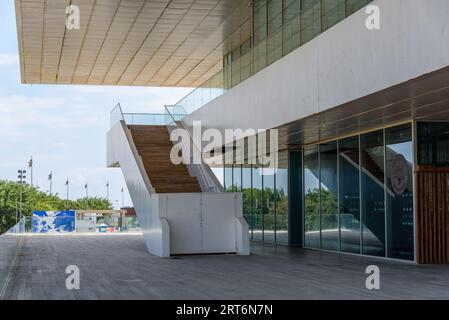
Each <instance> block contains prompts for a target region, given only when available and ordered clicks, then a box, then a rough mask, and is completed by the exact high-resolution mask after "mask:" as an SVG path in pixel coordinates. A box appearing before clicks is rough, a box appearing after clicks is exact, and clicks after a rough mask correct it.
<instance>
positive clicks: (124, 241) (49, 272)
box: [5, 235, 449, 299]
mask: <svg viewBox="0 0 449 320" xmlns="http://www.w3.org/2000/svg"><path fill="white" fill-rule="evenodd" d="M370 264H376V265H378V266H379V267H380V268H381V287H382V288H381V290H378V291H368V290H367V289H365V280H366V275H365V273H364V271H365V267H366V266H367V265H370ZM68 265H77V266H78V267H79V268H80V272H81V289H80V290H77V291H69V290H67V289H66V287H65V279H66V276H67V275H66V274H65V268H66V267H67V266H68ZM5 298H7V299H323V298H330V299H337V298H340V299H411V298H425V299H433V298H442V299H448V298H449V266H417V265H413V264H409V263H397V262H391V261H382V260H377V259H367V258H363V257H357V256H348V255H339V254H333V253H323V252H317V251H310V250H303V249H296V248H286V247H275V246H270V245H261V244H253V245H252V254H251V256H250V257H241V256H235V255H206V256H181V257H177V258H171V259H163V258H158V257H153V256H151V255H149V254H148V253H147V251H146V248H145V245H144V242H143V239H142V236H140V235H104V236H29V237H28V238H27V239H26V242H25V245H24V248H23V251H22V253H21V254H20V262H19V266H18V267H17V268H16V270H15V272H14V274H13V277H12V279H11V282H10V286H9V288H8V290H7V292H6V296H5Z"/></svg>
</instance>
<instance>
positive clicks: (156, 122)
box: [15, 0, 449, 263]
mask: <svg viewBox="0 0 449 320" xmlns="http://www.w3.org/2000/svg"><path fill="white" fill-rule="evenodd" d="M51 2H52V4H51V5H49V1H44V0H16V1H15V3H16V15H17V25H18V36H19V47H20V58H21V76H22V81H23V83H47V84H78V85H79V84H83V85H86V84H87V85H89V84H91V85H120V86H165V87H174V86H179V87H192V88H196V89H195V90H194V91H192V93H191V94H189V95H188V96H187V97H185V98H184V99H182V100H181V101H179V102H178V103H177V104H176V105H175V106H167V107H166V112H165V113H164V114H161V115H150V114H130V113H125V114H124V113H123V112H122V110H121V108H120V106H117V107H116V108H115V109H114V110H113V112H112V113H111V130H110V131H109V133H108V166H119V167H120V168H121V169H122V171H123V174H124V177H125V179H126V182H127V185H128V189H129V190H130V193H131V197H132V200H133V202H134V206H135V207H136V211H137V214H138V217H139V221H140V223H141V225H142V226H143V227H144V229H145V239H146V242H147V246H148V248H149V250H150V252H151V253H154V254H157V255H160V256H168V255H170V254H184V253H217V252H232V253H239V254H248V253H249V245H248V239H250V240H252V241H263V242H267V243H274V244H279V245H290V246H302V247H304V248H310V249H318V250H329V251H336V252H342V253H351V254H361V255H369V256H378V257H385V258H393V259H403V260H410V261H415V262H417V263H446V262H448V261H449V207H448V203H449V199H448V180H449V179H448V173H449V90H448V88H449V41H448V40H449V19H448V17H449V3H448V2H447V1H446V0H432V1H428V0H244V1H242V0H96V1H95V0H71V1H69V0H54V1H51ZM77 8H78V9H79V17H80V28H79V29H76V28H75V29H71V28H67V23H68V24H69V25H70V23H73V21H74V20H72V19H75V18H76V17H77V13H78V10H77ZM66 10H67V11H66ZM72 26H73V24H72ZM196 122H201V125H202V129H203V132H204V130H207V129H215V130H216V131H217V130H218V131H219V132H222V133H224V132H225V130H226V129H242V130H249V129H254V130H256V131H257V130H262V129H277V130H278V138H279V139H278V141H277V145H278V153H277V161H276V170H272V169H271V168H266V167H264V164H262V163H259V162H257V161H255V159H254V157H253V153H252V152H249V151H250V150H252V148H256V149H257V148H259V149H260V148H261V146H262V143H254V139H253V137H251V136H249V135H248V136H243V137H240V138H241V139H238V140H239V141H236V140H237V139H235V138H233V137H228V138H226V137H225V139H224V140H223V141H222V144H220V145H217V146H215V147H214V148H212V149H211V148H209V149H207V148H206V149H205V150H204V148H203V147H204V146H205V145H206V143H205V142H204V143H199V144H198V143H193V144H192V143H190V142H191V141H190V139H194V138H195V135H194V128H193V127H194V124H195V123H196ZM178 129H185V130H186V132H188V135H187V138H188V139H186V140H184V142H186V141H188V142H189V143H190V145H191V147H192V148H191V154H192V155H193V154H197V153H198V152H199V153H202V154H207V155H208V156H213V157H214V159H215V160H217V159H232V161H230V162H229V161H222V162H221V164H220V162H219V161H217V162H216V163H215V164H214V165H212V166H213V167H215V168H213V169H214V172H218V171H219V170H222V176H223V179H222V180H223V181H224V183H223V184H224V185H223V186H222V185H221V184H220V182H219V179H217V178H216V177H215V175H214V174H213V171H212V168H211V167H210V166H209V165H207V164H206V163H205V162H203V161H201V162H199V163H197V164H182V165H175V164H174V163H173V162H172V161H171V160H170V154H171V152H172V150H173V149H172V148H173V143H172V142H171V141H170V134H171V133H173V132H174V131H175V130H178ZM248 132H250V131H248ZM262 138H263V136H262V135H258V136H257V138H256V141H262ZM194 140H195V139H194ZM195 141H196V140H195ZM241 141H243V143H244V145H245V146H246V147H247V148H245V150H243V151H242V150H241V148H239V147H238V146H239V143H240V142H241ZM264 145H265V146H266V144H264ZM268 145H269V146H272V144H268ZM234 151H235V152H234ZM256 151H259V153H260V150H256ZM183 154H184V155H185V154H186V149H184V152H183Z"/></svg>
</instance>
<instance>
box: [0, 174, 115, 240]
mask: <svg viewBox="0 0 449 320" xmlns="http://www.w3.org/2000/svg"><path fill="white" fill-rule="evenodd" d="M22 188H23V189H22V191H23V193H22V214H23V215H24V216H31V215H32V214H33V211H60V210H69V209H71V210H85V209H87V208H88V209H92V210H111V209H112V208H113V207H112V204H111V203H110V202H109V201H108V200H107V199H104V198H99V197H93V198H88V199H86V198H82V199H78V200H75V201H72V200H63V199H61V198H60V197H59V195H58V194H54V195H49V194H47V193H45V192H42V191H40V190H39V188H38V187H31V186H30V185H23V187H22ZM19 198H20V184H18V183H16V182H12V181H6V180H0V234H1V233H3V232H5V231H6V230H8V229H9V228H10V227H12V226H13V225H14V224H15V222H16V208H17V206H18V203H19Z"/></svg>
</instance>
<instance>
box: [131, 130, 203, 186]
mask: <svg viewBox="0 0 449 320" xmlns="http://www.w3.org/2000/svg"><path fill="white" fill-rule="evenodd" d="M128 128H129V129H130V130H131V134H132V137H133V140H134V144H135V145H136V148H137V152H138V153H139V155H140V156H141V158H142V161H143V164H144V166H145V170H146V172H147V175H148V177H149V179H150V181H151V184H152V185H153V188H154V189H156V192H157V193H192V192H193V193H195V192H201V188H200V185H199V183H198V179H197V178H196V177H192V176H190V175H189V171H188V170H187V166H186V165H184V164H180V165H175V164H173V163H172V162H171V160H170V152H171V148H172V147H173V144H172V142H171V141H170V135H169V133H168V130H167V127H165V126H128Z"/></svg>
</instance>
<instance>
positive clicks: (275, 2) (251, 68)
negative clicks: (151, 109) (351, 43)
mask: <svg viewBox="0 0 449 320" xmlns="http://www.w3.org/2000/svg"><path fill="white" fill-rule="evenodd" d="M371 1H373V0H254V1H253V6H252V9H253V19H252V20H253V26H252V27H253V28H252V29H253V32H252V36H251V37H250V38H249V39H242V40H245V41H244V42H243V43H242V44H239V45H238V46H236V47H235V48H232V50H230V51H229V52H227V53H226V54H224V56H223V69H222V70H221V71H219V72H218V73H217V74H215V75H214V76H212V77H211V78H210V79H209V80H207V81H206V82H204V83H203V84H202V85H201V86H199V87H198V88H197V89H195V90H194V91H192V92H191V93H190V94H188V95H187V96H186V97H185V98H183V99H182V100H181V101H179V102H178V103H177V104H176V106H177V107H178V108H180V109H181V110H183V113H186V114H190V113H191V112H193V111H195V110H197V109H198V108H200V107H201V106H203V105H205V104H206V103H208V102H210V101H211V100H213V99H215V98H217V97H218V96H221V95H222V94H223V93H225V92H226V91H227V90H229V89H231V88H232V87H234V86H236V85H238V84H239V83H240V82H242V81H244V80H245V79H247V78H249V77H250V76H252V75H254V74H256V73H257V72H259V71H260V70H262V69H264V68H265V67H267V66H268V65H270V64H271V63H273V62H275V61H276V60H278V59H280V58H282V57H284V56H286V55H287V54H289V53H290V52H292V51H293V50H295V49H297V48H298V47H300V46H301V45H303V44H305V43H306V42H308V41H310V40H312V39H313V38H314V37H316V36H318V35H319V34H321V33H322V32H325V31H326V30H328V29H329V28H331V27H332V26H334V25H335V24H337V23H338V22H340V21H342V20H344V19H345V18H346V17H348V16H350V15H351V14H353V13H354V12H356V11H358V10H359V9H361V8H363V7H364V6H365V5H367V4H368V3H370V2H371Z"/></svg>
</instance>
